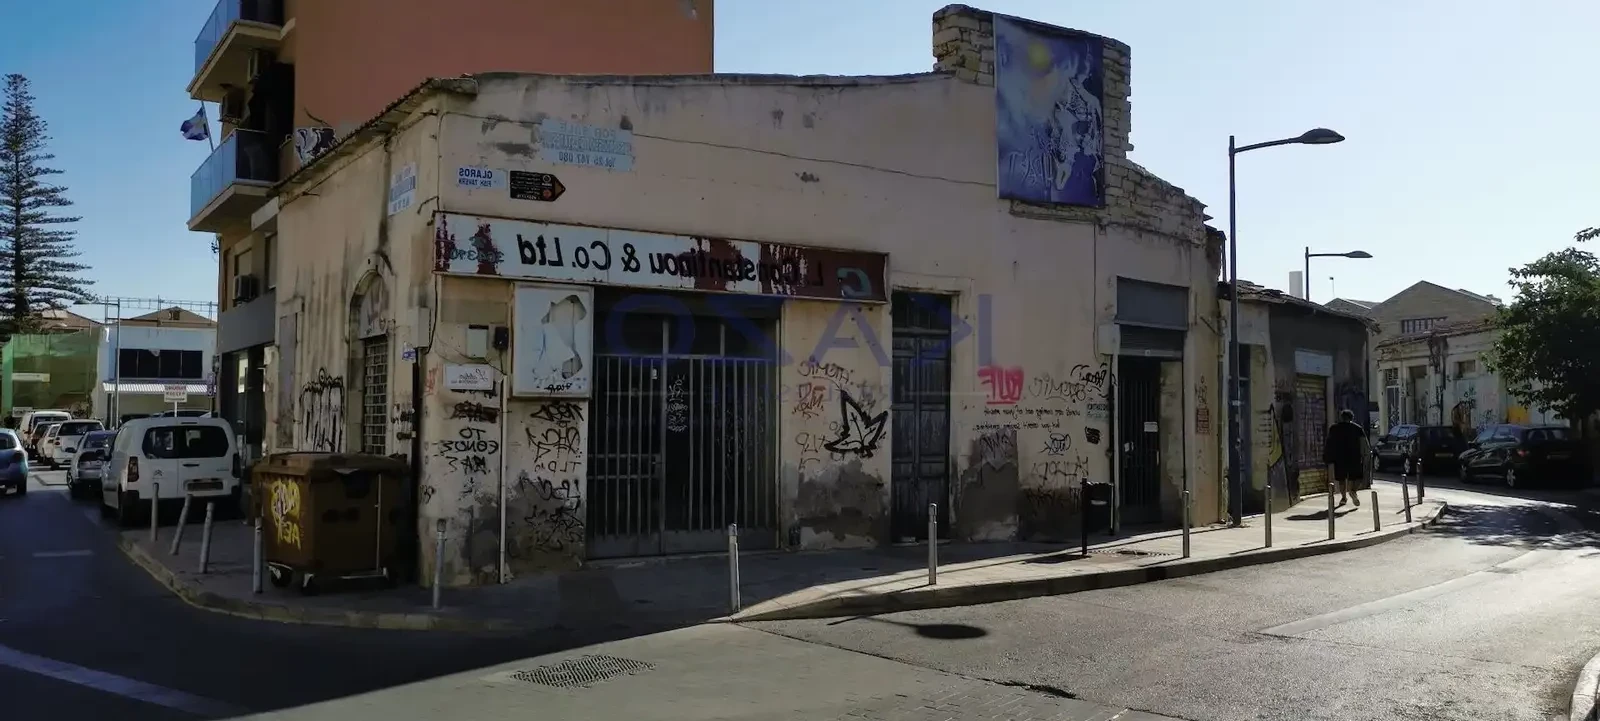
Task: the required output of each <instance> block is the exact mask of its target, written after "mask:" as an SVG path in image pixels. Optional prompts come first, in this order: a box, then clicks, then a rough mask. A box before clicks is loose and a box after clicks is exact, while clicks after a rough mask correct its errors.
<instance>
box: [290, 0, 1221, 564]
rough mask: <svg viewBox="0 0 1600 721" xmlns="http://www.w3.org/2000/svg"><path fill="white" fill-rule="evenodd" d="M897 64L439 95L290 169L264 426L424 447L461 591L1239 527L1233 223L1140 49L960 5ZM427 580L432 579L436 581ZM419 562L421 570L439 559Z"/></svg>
mask: <svg viewBox="0 0 1600 721" xmlns="http://www.w3.org/2000/svg"><path fill="white" fill-rule="evenodd" d="M934 30H935V33H934V38H933V40H934V55H935V58H936V60H937V66H936V70H935V71H934V72H931V73H926V74H917V75H909V76H898V77H793V76H748V75H693V76H673V77H655V78H646V77H605V76H555V75H523V74H480V75H473V76H467V77H461V78H455V79H445V80H434V81H429V82H427V83H424V84H423V85H422V86H420V87H418V88H417V89H415V90H414V91H412V92H411V93H409V94H407V95H405V96H404V97H403V98H401V99H399V100H397V101H396V102H394V103H393V104H392V105H390V106H389V108H388V109H387V110H385V111H384V112H383V113H382V114H381V115H379V116H378V117H376V118H374V119H372V120H371V121H370V122H368V123H366V124H365V125H363V126H362V127H360V128H358V129H357V130H355V131H354V132H352V133H350V134H349V135H347V136H344V137H342V138H340V139H339V141H338V142H337V143H336V144H334V145H333V146H332V147H331V148H330V149H329V150H328V151H327V152H326V153H324V154H322V155H320V156H318V157H317V158H316V160H315V162H313V163H311V164H309V165H307V166H306V167H304V168H301V169H300V170H299V171H298V172H296V173H295V174H294V175H293V176H292V177H290V178H288V179H287V180H286V181H285V182H283V183H282V184H280V185H279V186H278V187H277V188H276V191H275V192H276V197H277V206H276V207H277V208H278V210H277V214H276V217H275V218H274V219H273V221H272V222H273V223H275V225H276V228H277V232H278V242H279V246H280V248H281V250H280V252H279V253H278V254H277V256H276V257H277V262H278V267H277V302H276V311H275V316H276V332H277V335H276V344H277V349H278V355H279V357H280V359H281V360H280V363H279V366H278V369H277V370H278V377H279V379H280V382H279V383H278V388H279V389H280V390H279V392H278V393H277V394H276V402H275V403H272V404H269V418H268V427H269V429H270V432H269V434H268V436H269V438H270V439H271V441H272V443H271V445H272V447H273V450H287V449H307V450H348V451H369V452H375V453H402V454H406V455H408V456H409V457H410V458H411V460H412V463H413V465H414V468H415V472H416V474H417V477H418V481H419V484H418V490H417V504H418V508H419V513H418V518H417V521H418V528H417V531H418V533H419V534H426V535H427V536H428V537H431V535H432V532H433V530H434V528H435V527H436V524H443V527H444V528H445V530H446V534H447V539H448V544H447V550H446V554H445V557H444V558H442V559H436V558H434V557H433V554H432V552H431V544H427V545H428V546H429V548H425V549H424V559H423V565H424V566H425V567H426V568H429V569H431V568H432V566H433V565H434V564H435V563H438V562H442V563H443V564H444V569H445V576H446V578H447V581H448V582H449V583H451V584H468V583H485V582H494V581H496V580H499V579H504V578H507V577H510V576H514V575H517V574H522V573H527V572H534V571H541V570H548V569H564V568H572V567H575V566H578V565H580V564H582V563H584V562H585V561H587V560H590V559H596V558H604V557H614V556H638V555H654V554H667V553H681V552H696V551H712V550H718V549H721V548H723V547H725V543H726V533H727V531H726V529H727V528H728V526H729V525H730V524H737V526H738V529H739V535H740V539H741V543H742V544H743V547H744V548H787V549H827V548H846V547H862V546H874V545H883V544H890V543H894V542H900V541H905V540H915V539H918V538H924V537H925V535H926V533H927V529H928V524H927V520H928V516H927V514H928V513H929V510H930V509H929V504H936V506H935V508H934V510H933V512H934V513H936V514H937V520H938V521H939V523H938V533H939V534H940V536H941V537H949V538H954V539H961V540H998V539H1011V538H1031V539H1049V538H1062V537H1067V536H1069V535H1071V534H1073V533H1075V532H1076V530H1077V528H1078V527H1079V524H1080V523H1081V522H1082V514H1081V513H1080V510H1079V509H1080V501H1081V495H1080V494H1081V492H1082V488H1083V485H1082V484H1083V483H1084V482H1085V481H1090V480H1093V481H1112V480H1113V479H1115V480H1116V482H1117V483H1118V486H1119V489H1120V490H1119V493H1118V497H1117V501H1118V503H1117V506H1118V509H1119V514H1120V519H1121V521H1122V522H1124V523H1137V522H1144V521H1152V522H1168V523H1176V522H1177V520H1178V519H1179V518H1180V516H1181V505H1180V503H1181V499H1182V498H1183V497H1184V493H1183V491H1184V490H1185V489H1187V490H1189V491H1191V492H1192V494H1193V510H1194V519H1195V521H1196V523H1208V522H1211V521H1214V520H1217V519H1218V518H1219V515H1220V509H1221V508H1222V503H1223V499H1222V497H1221V493H1220V489H1219V487H1218V484H1217V478H1218V469H1219V468H1220V465H1221V464H1220V458H1219V454H1218V450H1219V449H1220V445H1221V444H1220V439H1219V434H1222V433H1223V432H1224V430H1223V423H1224V421H1223V420H1222V419H1221V418H1218V417H1217V414H1220V412H1221V409H1222V408H1223V406H1222V404H1221V402H1220V400H1219V399H1220V393H1219V391H1220V383H1219V381H1218V375H1217V373H1218V370H1219V362H1218V359H1219V358H1220V355H1219V354H1220V351H1221V344H1220V337H1219V335H1218V331H1219V330H1220V328H1221V325H1220V323H1219V318H1218V314H1217V303H1216V295H1215V281H1216V279H1217V276H1218V266H1219V262H1220V242H1219V238H1218V237H1217V234H1215V233H1208V231H1207V228H1206V226H1205V224H1204V221H1205V216H1204V215H1203V212H1202V205H1201V204H1200V203H1199V202H1198V201H1196V200H1195V199H1193V198H1191V197H1189V196H1187V195H1185V194H1184V193H1183V192H1182V191H1181V190H1179V189H1177V188H1175V187H1173V186H1171V185H1170V184H1167V183H1165V182H1163V181H1161V180H1160V179H1159V178H1157V177H1155V176H1154V175H1152V174H1150V173H1149V172H1148V171H1146V170H1144V169H1143V168H1141V167H1139V166H1138V165H1136V164H1134V163H1133V162H1131V161H1130V160H1128V158H1127V153H1128V150H1129V148H1130V145H1129V143H1128V134H1129V128H1130V117H1129V109H1130V106H1129V102H1128V97H1129V85H1128V72H1129V49H1128V47H1127V46H1126V45H1123V44H1122V43H1119V42H1116V41H1114V40H1110V39H1106V38H1101V37H1098V36H1093V35H1088V34H1085V33H1081V32H1077V31H1071V30H1064V29H1061V28H1055V27H1050V26H1043V25H1038V24H1034V23H1030V22H1027V21H1023V20H1018V19H1011V18H1004V17H998V16H994V15H991V14H990V13H987V12H983V11H979V10H974V9H972V8H967V7H964V6H951V7H948V8H945V9H944V10H941V11H939V12H938V13H936V14H935V16H934ZM430 573H431V570H430ZM427 575H428V574H425V575H424V577H427Z"/></svg>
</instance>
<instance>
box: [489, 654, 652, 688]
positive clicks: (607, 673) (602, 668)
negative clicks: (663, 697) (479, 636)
mask: <svg viewBox="0 0 1600 721" xmlns="http://www.w3.org/2000/svg"><path fill="white" fill-rule="evenodd" d="M653 668H655V665H654V664H649V663H645V662H643V661H634V660H633V659H627V658H618V657H616V656H579V657H577V658H569V659H567V660H565V661H562V662H560V663H553V664H550V665H549V666H540V667H538V668H530V669H523V670H521V671H517V672H515V673H512V674H511V678H512V679H515V680H517V681H522V682H524V683H536V684H539V685H541V686H550V687H552V688H588V687H590V686H593V685H595V684H597V683H600V682H601V681H605V680H607V679H612V678H616V677H618V676H622V675H625V674H633V673H638V672H640V671H649V670H650V669H653Z"/></svg>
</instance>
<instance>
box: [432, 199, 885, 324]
mask: <svg viewBox="0 0 1600 721" xmlns="http://www.w3.org/2000/svg"><path fill="white" fill-rule="evenodd" d="M887 267H888V261H887V256H885V255H884V254H882V253H869V252H862V251H854V250H836V249H831V248H814V247H809V246H796V245H783V244H778V243H758V242H755V241H748V240H723V239H720V238H702V237H696V236H686V235H669V234H666V233H647V232H641V231H635V230H617V229H613V228H593V227H589V226H581V225H555V224H551V223H537V222H532V221H525V220H505V219H501V218H481V217H476V216H470V215H458V214H454V213H438V214H436V215H435V216H434V263H433V269H434V271H435V272H439V273H453V274H462V275H477V276H501V277H504V278H510V279H518V280H545V281H566V282H572V283H593V284H600V285H620V286H632V287H637V288H666V289H679V290H701V291H711V292H724V293H748V294H754V295H773V296H787V297H796V298H817V299H830V300H849V301H864V302H883V301H886V300H888V296H887V293H886V282H887V280H888V278H887Z"/></svg>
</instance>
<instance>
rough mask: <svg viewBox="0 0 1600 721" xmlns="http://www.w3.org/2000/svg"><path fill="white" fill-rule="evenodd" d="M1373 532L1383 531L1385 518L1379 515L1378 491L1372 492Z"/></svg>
mask: <svg viewBox="0 0 1600 721" xmlns="http://www.w3.org/2000/svg"><path fill="white" fill-rule="evenodd" d="M1372 530H1373V532H1374V533H1376V532H1378V531H1381V530H1383V518H1381V517H1380V516H1379V515H1378V491H1377V489H1373V491H1372Z"/></svg>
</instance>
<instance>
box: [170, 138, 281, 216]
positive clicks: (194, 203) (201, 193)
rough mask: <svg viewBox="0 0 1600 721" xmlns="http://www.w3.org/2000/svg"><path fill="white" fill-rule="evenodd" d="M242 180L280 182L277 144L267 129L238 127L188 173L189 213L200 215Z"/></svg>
mask: <svg viewBox="0 0 1600 721" xmlns="http://www.w3.org/2000/svg"><path fill="white" fill-rule="evenodd" d="M241 182H243V183H249V184H252V185H271V184H273V183H276V182H278V148H277V146H276V145H274V144H273V143H271V142H270V141H269V140H268V137H267V134H266V133H263V132H260V131H257V130H235V131H233V132H232V133H229V134H228V137H227V138H226V139H224V140H223V141H222V144H221V145H218V146H217V149H216V150H213V151H211V157H209V158H206V162H204V163H201V164H200V169H199V170H196V171H194V175H191V176H189V217H190V218H193V217H195V216H196V215H199V214H200V211H201V210H204V209H205V207H206V206H207V205H210V204H211V201H213V200H215V199H216V198H217V196H219V195H221V194H222V193H223V191H225V190H227V189H228V186H230V185H233V184H234V183H241Z"/></svg>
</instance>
